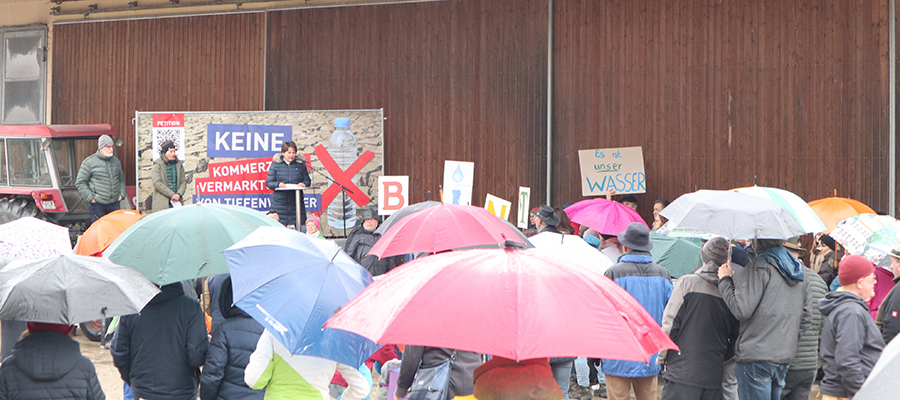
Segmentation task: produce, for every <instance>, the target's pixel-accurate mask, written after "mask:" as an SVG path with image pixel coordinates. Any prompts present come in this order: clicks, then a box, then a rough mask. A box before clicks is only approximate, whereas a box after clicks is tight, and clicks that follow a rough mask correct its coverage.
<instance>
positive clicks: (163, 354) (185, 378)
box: [110, 282, 209, 400]
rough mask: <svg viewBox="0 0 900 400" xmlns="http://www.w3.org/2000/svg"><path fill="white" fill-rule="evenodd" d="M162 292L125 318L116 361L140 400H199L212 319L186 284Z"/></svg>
mask: <svg viewBox="0 0 900 400" xmlns="http://www.w3.org/2000/svg"><path fill="white" fill-rule="evenodd" d="M160 290H161V292H160V293H158V294H157V295H156V296H155V297H153V299H152V300H150V302H149V303H147V305H146V306H144V308H143V309H142V310H141V313H140V314H132V315H126V316H123V317H121V318H120V319H119V326H118V328H116V333H115V336H114V337H113V346H112V348H111V349H110V352H111V353H112V358H113V364H115V366H116V368H118V369H119V374H120V375H121V376H122V380H123V381H125V383H127V384H128V385H129V386H130V387H131V392H132V394H133V395H134V398H135V399H139V398H144V399H153V400H188V399H192V400H193V399H196V398H197V386H198V385H199V383H200V367H201V366H202V365H203V362H204V361H206V351H207V348H208V346H209V340H208V339H207V334H206V318H205V316H204V315H203V311H202V310H201V309H200V303H199V302H198V301H197V300H195V299H192V298H190V297H188V296H186V295H185V294H184V288H183V286H182V283H181V282H175V283H172V284H169V285H165V286H163V287H161V288H160Z"/></svg>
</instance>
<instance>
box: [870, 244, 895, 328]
mask: <svg viewBox="0 0 900 400" xmlns="http://www.w3.org/2000/svg"><path fill="white" fill-rule="evenodd" d="M888 256H889V257H888V258H890V261H891V272H892V273H893V274H894V279H893V281H894V287H892V288H891V291H890V292H888V294H887V296H885V297H884V300H882V301H881V306H880V307H878V314H877V315H876V316H875V325H877V326H878V328H879V329H880V330H881V337H882V338H883V339H884V342H885V343H890V342H891V340H892V339H894V337H895V336H897V334H898V333H900V285H897V282H898V281H900V243H897V244H896V245H894V248H893V249H891V252H890V253H888Z"/></svg>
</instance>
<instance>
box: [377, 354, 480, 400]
mask: <svg viewBox="0 0 900 400" xmlns="http://www.w3.org/2000/svg"><path fill="white" fill-rule="evenodd" d="M454 353H455V355H454ZM451 357H455V358H454V359H453V360H451V361H452V366H451V369H450V382H451V385H450V387H449V388H447V391H448V393H449V396H448V397H446V398H447V399H452V398H454V397H456V396H468V395H470V394H472V393H473V392H474V391H475V387H474V385H475V384H474V379H473V373H474V372H475V368H478V367H479V366H480V365H481V354H478V353H472V352H469V351H454V350H451V349H442V348H439V347H423V346H406V347H405V348H404V349H403V358H402V359H401V364H400V376H398V377H397V392H396V393H394V395H395V396H396V397H398V398H402V397H405V396H406V394H407V391H408V390H409V388H410V387H411V386H412V384H413V380H414V378H415V376H416V371H418V369H419V366H420V365H435V364H438V363H441V362H444V361H445V360H447V359H450V358H451Z"/></svg>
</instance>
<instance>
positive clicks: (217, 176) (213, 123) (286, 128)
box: [135, 110, 384, 236]
mask: <svg viewBox="0 0 900 400" xmlns="http://www.w3.org/2000/svg"><path fill="white" fill-rule="evenodd" d="M135 118H136V123H135V131H136V132H135V134H136V138H137V140H136V145H135V146H136V149H135V150H136V154H137V168H136V169H137V173H136V175H137V176H136V179H137V182H138V184H137V198H138V208H139V209H141V210H145V209H146V203H147V199H148V198H149V197H150V194H151V193H152V191H153V187H152V182H151V181H150V169H151V166H152V163H153V160H154V158H155V157H158V156H159V150H158V148H159V143H161V142H162V141H163V140H173V141H175V140H180V143H181V145H180V147H179V144H177V143H179V142H176V148H177V149H178V150H179V154H180V155H179V159H181V160H184V170H185V175H186V177H185V179H186V181H187V191H186V193H185V195H184V198H185V200H186V203H200V202H204V203H218V204H231V205H239V206H245V207H249V208H253V209H256V210H259V211H267V210H268V209H269V207H270V206H271V198H272V192H273V191H272V190H271V189H269V188H268V187H267V186H266V177H267V175H268V170H269V165H270V164H271V163H272V157H273V156H274V155H276V154H281V146H282V145H283V144H284V143H285V142H288V141H293V142H294V143H295V144H296V146H297V159H298V160H299V161H302V162H304V163H305V164H306V167H307V169H308V170H310V171H309V172H310V174H309V175H310V178H311V180H312V184H311V185H310V188H309V189H307V190H304V193H303V201H304V203H305V204H306V210H307V212H308V213H310V214H315V215H321V214H322V213H323V212H325V210H327V209H328V206H329V205H331V203H332V202H335V203H338V202H341V195H340V188H338V187H337V186H336V185H335V184H334V183H332V182H330V181H328V180H327V179H326V178H325V177H323V176H322V175H319V174H318V173H316V172H319V173H321V174H323V175H327V176H329V177H332V178H333V179H335V180H336V181H338V182H340V183H341V184H342V185H344V186H345V187H347V188H348V189H351V190H352V191H353V193H352V194H351V193H348V194H347V196H346V201H347V203H346V204H345V205H344V206H345V207H341V205H337V204H336V205H335V206H334V207H332V208H337V209H339V210H348V211H347V212H348V213H349V216H352V215H353V213H356V214H358V215H359V214H361V213H362V210H360V209H361V208H362V207H366V206H374V204H375V203H376V202H377V201H378V198H379V194H378V190H379V185H378V184H377V179H376V178H377V177H378V176H379V175H380V174H381V172H382V171H383V170H384V161H383V154H384V152H383V146H382V143H384V140H383V112H382V110H344V111H261V112H183V113H181V112H179V113H176V114H172V113H165V114H163V113H152V112H148V113H145V112H138V113H136V115H135ZM336 118H349V119H350V128H349V129H344V130H343V132H342V135H345V136H346V131H348V130H349V132H350V133H351V134H352V135H353V139H354V140H355V141H356V145H355V148H354V147H349V148H348V147H346V146H343V147H341V148H337V149H336V148H335V147H333V146H332V144H331V142H330V139H331V136H332V135H333V133H334V132H335V131H336V129H335V119H336ZM347 220H351V218H350V217H348V218H347ZM321 221H322V226H321V229H322V231H323V234H324V235H326V236H336V235H340V234H342V233H343V230H342V229H335V228H334V227H332V226H329V222H328V221H329V219H328V218H326V217H325V215H322V218H321ZM359 223H361V219H359V218H356V224H357V225H358V224H359ZM350 230H352V227H348V229H347V231H348V232H349V231H350Z"/></svg>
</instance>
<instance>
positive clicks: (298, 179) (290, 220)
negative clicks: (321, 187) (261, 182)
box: [266, 153, 312, 225]
mask: <svg viewBox="0 0 900 400" xmlns="http://www.w3.org/2000/svg"><path fill="white" fill-rule="evenodd" d="M282 182H284V183H287V184H298V183H303V184H304V185H306V186H307V187H309V185H310V184H311V183H312V181H311V180H310V179H309V171H307V170H306V164H305V163H303V162H300V159H299V158H295V159H294V161H291V163H290V164H287V163H285V162H284V157H283V155H282V154H281V153H278V154H276V155H275V156H273V157H272V164H271V165H270V166H269V174H268V175H267V176H266V187H268V188H269V189H271V190H274V191H275V192H274V193H272V206H271V207H270V209H271V210H272V211H275V212H276V213H278V220H279V221H280V222H281V223H282V224H284V225H292V224H296V223H297V198H296V195H295V194H294V192H293V191H291V190H275V189H278V184H280V183H282ZM300 207H301V209H300V215H301V219H303V221H300V223H305V222H306V221H305V220H306V216H305V215H304V214H305V212H306V209H305V206H304V204H303V199H300Z"/></svg>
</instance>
